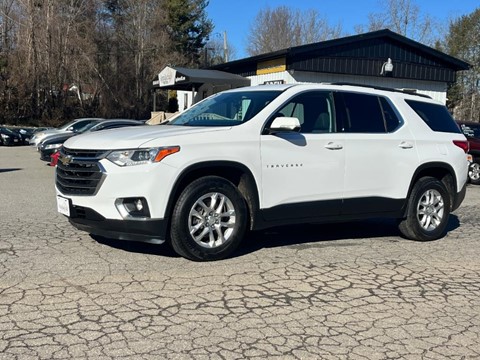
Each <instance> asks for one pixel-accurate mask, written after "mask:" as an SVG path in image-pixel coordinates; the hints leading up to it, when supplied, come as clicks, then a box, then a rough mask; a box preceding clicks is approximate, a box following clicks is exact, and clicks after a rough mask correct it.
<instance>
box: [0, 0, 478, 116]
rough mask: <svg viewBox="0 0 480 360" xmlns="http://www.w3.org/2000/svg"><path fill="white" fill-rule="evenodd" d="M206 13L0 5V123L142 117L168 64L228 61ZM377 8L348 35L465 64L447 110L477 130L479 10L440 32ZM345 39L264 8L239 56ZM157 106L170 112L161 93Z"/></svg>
mask: <svg viewBox="0 0 480 360" xmlns="http://www.w3.org/2000/svg"><path fill="white" fill-rule="evenodd" d="M207 6H208V0H0V37H1V38H0V106H1V108H2V111H1V112H0V123H5V122H7V123H12V124H31V125H40V124H48V125H57V124H58V123H60V122H65V121H66V120H69V119H71V118H76V117H86V116H96V117H108V118H113V117H125V118H137V119H141V118H143V119H145V118H148V117H149V116H150V110H151V109H152V103H151V102H152V96H151V83H152V80H153V79H154V77H155V76H156V75H157V74H158V72H159V71H160V70H161V69H163V68H164V67H165V66H166V65H175V66H187V67H194V68H195V67H205V66H208V65H212V64H215V63H220V62H224V61H231V60H234V56H235V49H234V48H233V47H232V46H230V45H229V44H228V45H227V41H226V34H223V37H222V36H221V34H218V33H213V29H214V24H213V23H212V21H211V20H210V19H208V16H207ZM378 9H379V10H378V11H377V12H372V13H371V14H370V15H369V16H368V20H367V23H366V24H359V25H357V26H356V27H355V32H356V33H362V32H366V31H373V30H378V29H383V28H389V29H391V30H392V31H395V32H397V33H399V34H402V35H404V36H407V37H409V38H411V39H414V40H417V41H419V42H422V43H424V44H426V45H429V46H432V47H435V48H437V49H439V50H441V51H443V52H445V53H447V54H450V55H452V56H455V57H458V58H460V59H463V60H466V61H467V62H469V63H470V64H471V69H470V70H469V71H467V72H461V73H459V76H458V80H457V82H456V83H455V84H452V86H451V87H450V89H449V91H448V104H447V105H448V106H449V107H450V109H451V110H452V112H453V113H454V115H455V117H456V118H458V119H462V120H474V121H480V96H479V88H480V8H479V9H477V10H475V11H474V12H472V13H471V14H467V15H464V16H462V17H460V18H457V19H450V21H449V22H448V24H447V25H446V26H445V25H442V24H440V23H439V22H437V21H435V19H432V18H431V17H430V16H429V15H428V14H425V13H422V11H420V8H419V6H418V5H417V4H416V3H415V1H414V0H388V1H383V2H379V7H378ZM346 35H348V34H347V33H345V32H344V31H343V29H342V26H341V24H340V23H338V24H331V23H330V22H329V20H328V18H327V17H325V16H323V15H322V14H321V13H319V11H317V10H315V9H310V10H306V11H299V10H296V9H293V8H290V7H286V6H280V7H277V8H273V9H271V8H268V7H267V8H265V9H262V10H260V11H259V12H258V14H257V16H256V17H255V19H254V20H253V22H252V24H251V27H250V31H249V33H248V34H246V38H247V40H248V41H247V43H248V44H249V45H248V46H247V49H246V51H247V53H248V55H251V56H253V55H258V54H261V53H266V52H271V51H275V50H280V49H284V48H288V47H291V46H298V45H303V44H307V43H313V42H318V41H324V40H329V39H333V38H338V37H341V36H346ZM226 45H227V46H226ZM157 105H159V106H160V107H161V108H163V109H164V110H167V108H168V106H169V103H168V101H167V96H166V95H165V94H159V96H157ZM170 105H172V104H170Z"/></svg>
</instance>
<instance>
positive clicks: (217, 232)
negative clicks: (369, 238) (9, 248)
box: [56, 84, 468, 260]
mask: <svg viewBox="0 0 480 360" xmlns="http://www.w3.org/2000/svg"><path fill="white" fill-rule="evenodd" d="M467 150H468V144H467V141H466V139H465V137H464V136H463V134H462V133H461V132H460V130H459V128H458V127H457V125H456V124H455V123H454V121H453V119H452V118H451V116H450V115H449V113H448V111H447V109H446V108H445V107H444V106H443V105H441V104H438V103H437V102H435V101H433V100H431V99H430V98H427V97H424V96H420V95H415V94H411V93H407V92H401V91H394V90H386V89H375V88H369V87H359V86H350V85H334V84H331V85H327V84H296V85H276V86H274V85H265V86H257V87H249V88H240V89H235V90H230V91H226V92H223V93H219V94H217V95H214V96H211V97H209V98H207V99H205V100H203V101H202V102H200V103H198V104H196V105H195V106H193V107H191V108H190V109H188V110H186V111H184V112H183V113H181V114H179V115H177V116H176V117H175V118H173V119H172V120H171V121H170V122H169V123H168V124H166V125H159V126H156V127H152V126H149V127H143V126H141V127H135V128H125V129H119V130H113V131H108V132H100V133H96V134H89V135H80V136H75V137H73V138H70V139H69V140H67V141H66V142H65V143H64V147H63V148H62V151H61V155H60V159H59V163H58V166H57V169H56V189H57V203H58V209H59V211H60V212H61V213H63V214H65V215H66V216H67V217H68V218H69V221H70V222H71V223H72V224H73V225H74V226H75V227H77V228H78V229H81V230H85V231H87V232H89V233H91V234H96V235H100V236H105V237H110V238H115V239H127V240H140V241H148V242H153V243H162V242H164V241H168V242H169V243H170V244H171V245H172V246H173V248H174V249H175V251H176V252H177V253H178V254H180V255H182V256H184V257H186V258H189V259H192V260H217V259H222V258H225V257H227V256H229V255H230V254H232V252H233V251H234V250H235V249H236V248H237V247H238V246H239V244H240V242H241V240H242V238H243V236H244V233H245V231H246V230H247V229H253V230H255V229H262V228H267V227H271V226H276V225H284V224H294V223H314V222H315V223H316V222H330V221H343V220H346V221H348V220H353V219H364V218H371V217H386V218H395V219H398V220H399V224H400V225H399V229H400V232H401V233H402V234H403V235H404V236H405V237H407V238H410V239H415V240H432V239H438V238H440V237H443V236H444V235H445V233H446V226H447V222H448V217H449V214H450V212H451V211H453V210H455V209H456V208H457V207H458V206H459V205H460V203H461V202H462V200H463V198H464V196H465V186H466V181H467V170H468V163H467V158H466V151H467Z"/></svg>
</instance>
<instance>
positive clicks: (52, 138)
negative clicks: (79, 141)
mask: <svg viewBox="0 0 480 360" xmlns="http://www.w3.org/2000/svg"><path fill="white" fill-rule="evenodd" d="M72 136H75V134H74V133H73V132H70V131H68V132H65V131H63V132H61V133H59V134H50V135H48V136H47V137H46V138H45V140H43V141H42V144H59V143H62V142H64V141H65V140H67V139H69V138H71V137H72Z"/></svg>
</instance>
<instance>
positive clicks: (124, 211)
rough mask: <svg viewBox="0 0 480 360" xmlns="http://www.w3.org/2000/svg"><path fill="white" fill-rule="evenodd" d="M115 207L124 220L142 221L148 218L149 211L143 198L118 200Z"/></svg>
mask: <svg viewBox="0 0 480 360" xmlns="http://www.w3.org/2000/svg"><path fill="white" fill-rule="evenodd" d="M115 206H116V208H117V210H118V212H119V213H120V215H122V217H123V218H124V219H131V220H142V219H146V218H150V210H149V209H148V203H147V200H146V199H145V198H143V197H142V198H120V199H117V200H115Z"/></svg>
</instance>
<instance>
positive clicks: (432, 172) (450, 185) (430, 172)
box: [404, 162, 457, 216]
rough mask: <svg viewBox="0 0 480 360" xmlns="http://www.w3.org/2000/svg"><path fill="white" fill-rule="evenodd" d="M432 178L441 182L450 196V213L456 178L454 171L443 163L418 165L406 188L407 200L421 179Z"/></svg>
mask: <svg viewBox="0 0 480 360" xmlns="http://www.w3.org/2000/svg"><path fill="white" fill-rule="evenodd" d="M427 176H430V177H433V178H436V179H438V180H439V181H441V182H442V183H443V184H444V185H445V186H446V188H447V190H448V194H449V195H450V204H451V209H450V210H451V211H453V210H454V209H453V206H454V204H455V197H456V194H457V178H456V176H455V170H454V169H453V168H452V166H451V165H449V164H447V163H443V162H430V163H425V164H422V165H420V166H419V167H418V168H417V170H415V173H414V174H413V176H412V180H411V182H410V186H409V188H408V195H407V199H408V198H409V197H410V195H411V193H412V189H413V187H414V186H415V184H416V183H417V181H418V180H419V179H421V178H422V177H427ZM406 212H407V207H406V206H405V209H404V216H405V215H406Z"/></svg>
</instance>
